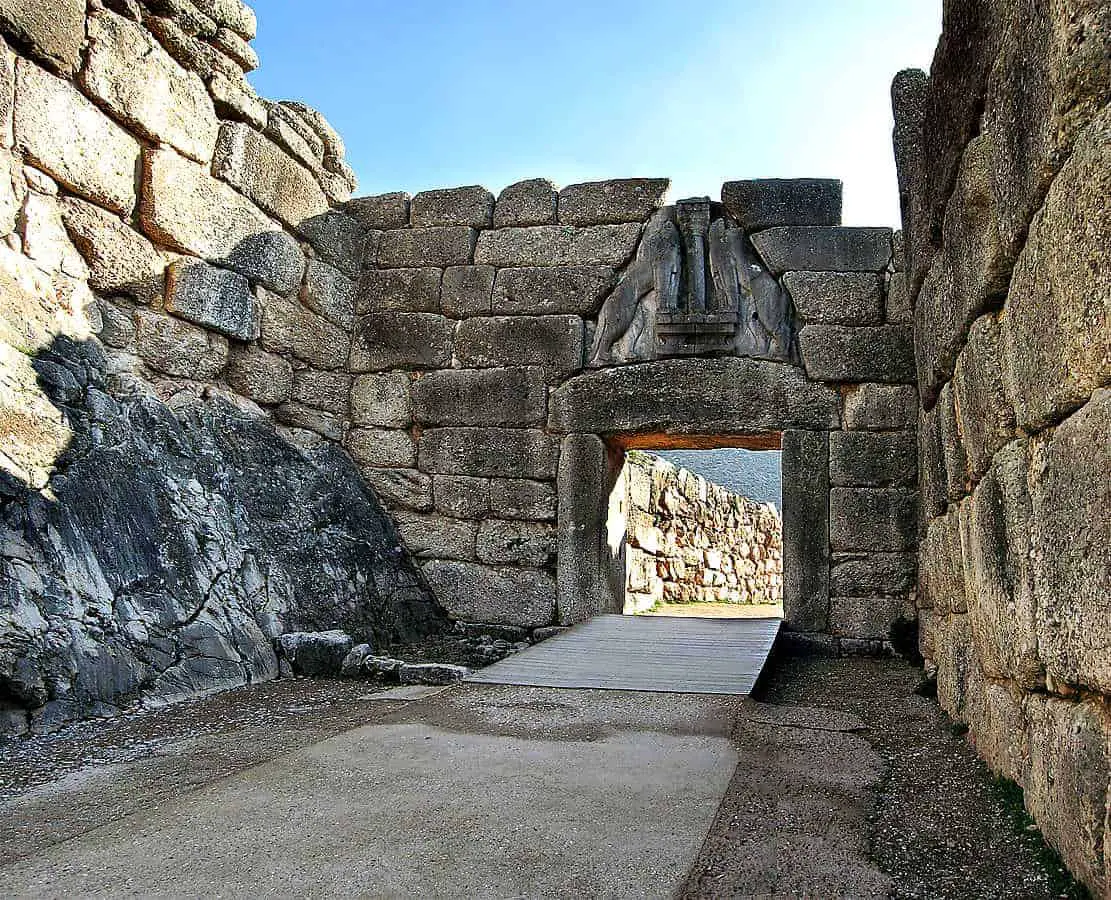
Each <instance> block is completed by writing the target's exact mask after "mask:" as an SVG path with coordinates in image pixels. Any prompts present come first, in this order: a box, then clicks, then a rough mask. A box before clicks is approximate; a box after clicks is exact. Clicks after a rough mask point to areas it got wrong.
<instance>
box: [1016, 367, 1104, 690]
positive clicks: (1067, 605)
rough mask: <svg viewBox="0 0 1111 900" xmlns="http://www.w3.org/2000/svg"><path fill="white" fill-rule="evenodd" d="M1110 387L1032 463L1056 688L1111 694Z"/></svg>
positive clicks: (1042, 609)
mask: <svg viewBox="0 0 1111 900" xmlns="http://www.w3.org/2000/svg"><path fill="white" fill-rule="evenodd" d="M1109 434H1111V389H1106V388H1104V389H1101V390H1098V391H1096V392H1095V394H1093V395H1092V399H1091V401H1090V402H1089V403H1088V404H1087V405H1086V406H1084V407H1083V408H1082V409H1080V410H1079V411H1078V412H1076V413H1074V414H1073V415H1072V416H1070V417H1069V418H1068V419H1066V420H1065V421H1064V423H1063V424H1062V425H1061V426H1060V427H1058V428H1057V429H1056V431H1055V432H1053V434H1052V436H1051V437H1049V436H1046V437H1043V438H1041V439H1040V440H1038V441H1037V442H1035V445H1034V451H1033V455H1032V458H1031V464H1030V471H1031V476H1030V480H1031V485H1030V499H1031V502H1032V505H1033V525H1032V528H1031V532H1032V533H1031V539H1032V544H1033V548H1032V549H1033V565H1034V593H1035V597H1036V606H1037V610H1038V648H1039V651H1040V653H1041V656H1042V659H1043V661H1044V662H1045V665H1046V671H1047V675H1048V676H1049V677H1050V678H1052V679H1053V680H1054V681H1057V682H1065V683H1068V684H1079V685H1082V686H1084V687H1088V688H1091V689H1093V690H1097V691H1102V692H1104V693H1108V692H1111V654H1108V652H1107V646H1108V622H1111V478H1108V473H1109V472H1111V440H1109V439H1108V435H1109Z"/></svg>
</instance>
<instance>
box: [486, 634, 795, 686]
mask: <svg viewBox="0 0 1111 900" xmlns="http://www.w3.org/2000/svg"><path fill="white" fill-rule="evenodd" d="M779 623H780V620H779V619H695V618H667V617H662V616H661V617H656V616H597V617H595V618H593V619H590V620H589V621H586V622H582V623H580V624H579V625H576V626H575V627H574V628H572V629H571V630H569V631H565V632H564V633H562V634H560V635H557V636H556V637H553V638H549V639H548V640H546V641H544V642H543V643H542V644H537V645H536V646H533V647H530V648H529V649H527V650H522V651H521V652H520V653H516V654H514V655H513V656H510V657H508V658H507V659H504V660H502V661H501V662H498V663H494V665H492V666H487V667H486V668H485V669H480V670H479V671H477V672H474V673H472V674H471V675H470V676H468V678H467V681H474V682H481V683H484V684H519V685H531V686H536V687H560V688H602V689H607V690H619V691H665V692H672V693H679V694H742V695H747V694H750V693H751V692H752V688H753V686H754V685H755V684H756V679H757V677H758V676H759V675H760V671H761V669H763V668H764V663H765V662H766V661H767V658H768V653H770V652H771V648H772V644H773V643H774V642H775V637H776V634H778V633H779Z"/></svg>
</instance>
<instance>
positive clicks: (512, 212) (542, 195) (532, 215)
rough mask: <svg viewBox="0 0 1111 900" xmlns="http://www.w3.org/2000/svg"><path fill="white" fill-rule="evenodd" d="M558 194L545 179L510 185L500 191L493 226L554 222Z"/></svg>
mask: <svg viewBox="0 0 1111 900" xmlns="http://www.w3.org/2000/svg"><path fill="white" fill-rule="evenodd" d="M558 199H559V194H558V193H557V192H556V188H555V185H554V184H552V183H551V182H550V181H548V179H546V178H530V179H528V180H527V181H518V182H516V183H515V184H511V185H509V187H507V188H506V189H505V190H503V191H502V192H501V193H500V194H498V202H497V204H496V205H495V206H494V227H495V228H504V227H506V226H528V225H554V224H556V207H557V202H558Z"/></svg>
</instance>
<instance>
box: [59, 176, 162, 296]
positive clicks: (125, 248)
mask: <svg viewBox="0 0 1111 900" xmlns="http://www.w3.org/2000/svg"><path fill="white" fill-rule="evenodd" d="M59 204H60V206H61V211H62V221H63V222H64V223H65V226H66V231H67V232H68V233H69V236H70V240H72V241H73V243H74V245H75V246H76V247H77V249H78V250H79V251H80V253H81V256H82V257H84V259H85V263H86V264H87V265H88V267H89V285H90V286H91V287H92V288H93V289H94V290H97V291H100V292H101V293H104V294H127V295H129V296H132V297H135V298H137V299H142V300H149V299H151V298H153V297H154V296H155V295H156V294H158V293H160V292H161V291H162V289H163V273H164V270H165V268H166V263H165V261H164V260H163V259H162V257H161V256H160V255H159V254H158V252H157V251H156V250H155V249H154V245H152V244H151V242H150V241H148V240H147V239H146V238H144V237H143V236H142V235H141V234H139V233H138V232H137V231H135V230H134V229H133V228H129V227H128V226H127V225H125V224H124V223H123V221H122V220H121V219H119V217H117V216H113V215H112V214H111V213H109V212H106V211H105V210H103V209H101V208H100V207H99V206H94V205H93V204H91V203H86V202H85V201H83V200H78V199H76V198H74V197H63V198H61V199H60V200H59Z"/></svg>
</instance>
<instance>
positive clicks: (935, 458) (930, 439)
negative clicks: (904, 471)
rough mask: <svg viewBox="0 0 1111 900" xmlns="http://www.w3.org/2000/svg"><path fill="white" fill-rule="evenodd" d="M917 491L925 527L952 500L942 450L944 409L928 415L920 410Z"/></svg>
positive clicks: (936, 407)
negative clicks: (942, 411) (942, 414)
mask: <svg viewBox="0 0 1111 900" xmlns="http://www.w3.org/2000/svg"><path fill="white" fill-rule="evenodd" d="M918 489H919V502H920V506H921V513H922V524H923V526H924V525H925V523H926V522H928V521H929V520H930V519H932V518H933V517H935V516H940V515H941V514H942V513H944V512H945V507H946V504H947V503H948V496H949V492H948V487H947V483H946V476H945V452H944V450H943V449H942V446H941V407H940V406H936V405H935V406H934V408H933V409H932V410H930V411H929V412H926V411H925V410H920V411H919V415H918ZM924 530H925V528H924V527H923V531H924Z"/></svg>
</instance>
